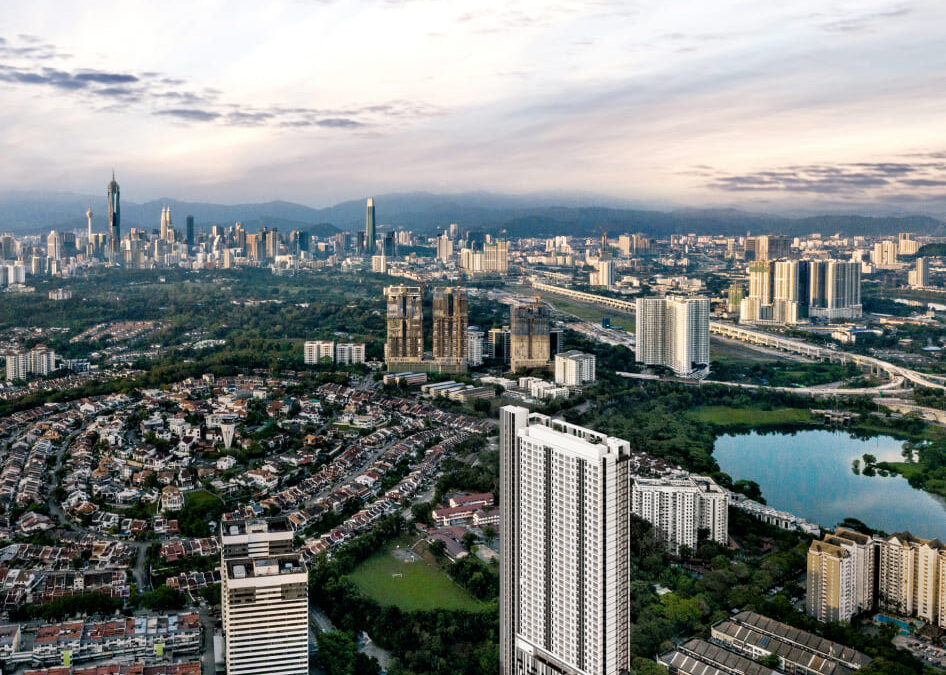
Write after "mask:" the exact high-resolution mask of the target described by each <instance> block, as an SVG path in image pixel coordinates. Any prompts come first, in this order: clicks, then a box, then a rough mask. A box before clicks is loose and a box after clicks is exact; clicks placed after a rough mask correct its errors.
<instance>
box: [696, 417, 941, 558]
mask: <svg viewBox="0 0 946 675" xmlns="http://www.w3.org/2000/svg"><path fill="white" fill-rule="evenodd" d="M901 446H902V441H899V440H897V439H895V438H891V437H889V436H876V437H874V438H870V439H859V438H852V437H851V436H850V435H848V434H847V433H844V432H841V431H799V432H796V433H794V434H791V433H784V434H783V433H777V434H757V433H755V432H753V433H750V434H741V435H738V436H731V435H726V436H721V437H719V438H718V439H716V446H715V448H714V450H713V456H714V457H716V461H717V462H719V466H720V468H721V469H722V470H723V471H725V472H726V473H728V474H729V475H730V476H732V478H733V480H741V479H743V480H753V481H755V482H756V483H758V484H759V486H760V487H761V488H762V496H763V497H764V498H765V500H766V502H767V503H768V504H769V505H770V506H772V507H774V508H776V509H779V510H781V511H789V512H790V513H794V514H795V515H797V516H801V517H803V518H806V519H808V520H810V521H811V522H813V523H818V524H819V525H822V526H825V527H833V526H834V525H835V524H837V523H838V522H839V521H841V520H843V519H844V518H847V517H853V518H857V519H859V520H861V521H863V522H864V523H866V524H867V525H869V526H870V527H873V528H877V529H880V530H884V531H886V532H888V533H893V532H901V531H903V530H909V531H910V532H911V533H912V534H914V535H915V536H917V537H924V538H930V539H931V538H933V537H939V538H940V539H946V500H943V499H942V498H940V497H936V496H933V495H931V494H929V493H926V492H923V491H922V490H916V489H914V488H912V487H911V486H910V484H909V483H908V482H907V481H906V480H905V479H904V478H901V477H900V476H890V477H887V478H884V477H882V476H880V475H877V476H864V475H855V474H854V472H853V471H852V470H851V465H852V462H853V460H854V459H859V458H861V457H862V456H863V455H864V454H870V455H874V456H875V457H877V460H878V461H902V460H903V457H902V455H901V454H900V451H901ZM863 465H864V462H863V460H862V461H861V468H862V469H863Z"/></svg>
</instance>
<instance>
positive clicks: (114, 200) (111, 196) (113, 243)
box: [108, 171, 122, 261]
mask: <svg viewBox="0 0 946 675" xmlns="http://www.w3.org/2000/svg"><path fill="white" fill-rule="evenodd" d="M119 197H120V191H119V189H118V182H117V181H116V180H115V172H114V171H112V182H111V183H109V184H108V259H109V260H110V261H113V260H114V259H115V258H116V257H117V255H118V250H119V249H120V248H121V237H122V233H121V221H122V218H121V204H120V203H119Z"/></svg>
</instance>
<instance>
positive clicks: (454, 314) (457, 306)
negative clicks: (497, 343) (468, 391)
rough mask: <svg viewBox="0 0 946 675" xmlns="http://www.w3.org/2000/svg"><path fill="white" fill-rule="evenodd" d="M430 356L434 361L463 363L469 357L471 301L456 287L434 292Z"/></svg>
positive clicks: (464, 292)
mask: <svg viewBox="0 0 946 675" xmlns="http://www.w3.org/2000/svg"><path fill="white" fill-rule="evenodd" d="M433 313H434V333H433V354H434V360H435V361H443V362H448V363H454V364H461V363H465V362H466V359H467V356H468V336H467V328H469V326H470V299H469V296H468V295H467V293H466V291H464V290H461V289H459V288H437V289H434V297H433Z"/></svg>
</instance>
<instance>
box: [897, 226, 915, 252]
mask: <svg viewBox="0 0 946 675" xmlns="http://www.w3.org/2000/svg"><path fill="white" fill-rule="evenodd" d="M919 250H920V242H918V241H916V240H915V239H913V238H911V236H910V233H909V232H901V233H900V234H898V235H897V253H899V254H900V255H916V253H917V251H919Z"/></svg>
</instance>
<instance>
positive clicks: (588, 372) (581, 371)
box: [555, 349, 595, 387]
mask: <svg viewBox="0 0 946 675" xmlns="http://www.w3.org/2000/svg"><path fill="white" fill-rule="evenodd" d="M594 381H595V355H594V354H585V353H584V352H579V351H577V350H575V349H572V350H571V351H567V352H563V353H562V354H556V355H555V384H560V385H562V386H565V387H580V386H581V385H583V384H588V383H589V382H594Z"/></svg>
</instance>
